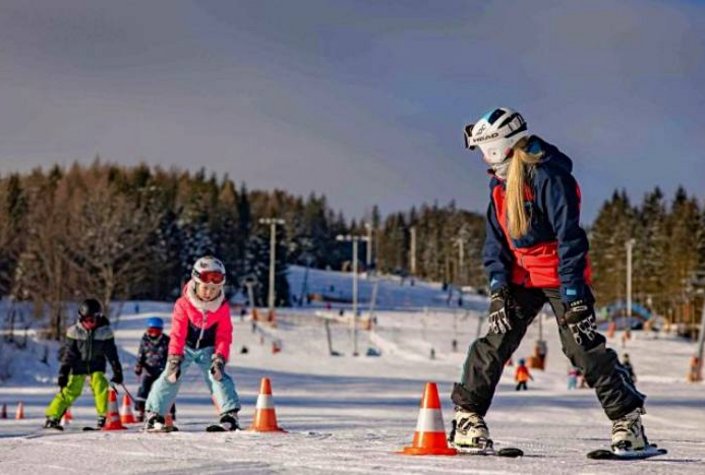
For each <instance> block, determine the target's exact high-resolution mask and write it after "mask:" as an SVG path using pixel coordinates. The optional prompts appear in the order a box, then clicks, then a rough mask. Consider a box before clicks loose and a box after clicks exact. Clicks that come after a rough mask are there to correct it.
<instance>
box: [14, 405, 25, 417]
mask: <svg viewBox="0 0 705 475" xmlns="http://www.w3.org/2000/svg"><path fill="white" fill-rule="evenodd" d="M15 419H24V403H22V402H18V403H17V412H15Z"/></svg>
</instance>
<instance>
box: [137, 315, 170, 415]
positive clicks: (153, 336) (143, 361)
mask: <svg viewBox="0 0 705 475" xmlns="http://www.w3.org/2000/svg"><path fill="white" fill-rule="evenodd" d="M168 353H169V335H167V334H165V333H164V320H162V319H161V318H159V317H151V318H149V319H147V330H146V331H145V332H144V335H142V340H141V341H140V347H139V350H137V363H135V374H136V375H137V377H138V378H140V377H141V381H140V387H139V389H138V390H137V398H136V399H135V411H136V412H137V420H138V421H139V422H144V405H145V402H146V401H147V396H149V391H150V390H151V389H152V384H154V382H155V381H156V380H157V378H158V377H159V375H160V374H162V371H164V368H166V362H167V356H168ZM170 412H171V417H172V419H175V418H176V405H173V406H171V410H170Z"/></svg>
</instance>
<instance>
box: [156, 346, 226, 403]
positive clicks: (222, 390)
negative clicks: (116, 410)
mask: <svg viewBox="0 0 705 475" xmlns="http://www.w3.org/2000/svg"><path fill="white" fill-rule="evenodd" d="M212 356H213V347H208V348H201V349H200V350H193V349H191V348H189V347H185V348H184V360H183V361H182V362H181V375H180V376H179V379H178V380H177V381H176V382H175V383H170V382H169V381H168V380H167V379H166V376H167V370H166V369H165V370H164V371H163V372H162V374H161V375H160V376H159V378H158V379H157V380H156V381H155V382H154V384H153V385H152V389H151V391H149V397H147V404H146V406H145V409H146V410H147V411H148V412H156V413H158V414H160V415H162V416H166V414H167V413H168V412H169V410H170V409H171V406H172V404H174V402H175V401H176V395H177V394H178V392H179V388H180V387H181V382H182V381H183V380H184V376H185V375H186V371H187V370H188V367H189V366H191V364H192V363H195V364H197V365H198V367H199V369H200V370H201V372H202V373H203V379H204V380H205V381H206V385H207V386H208V389H209V391H210V393H211V395H212V396H213V397H214V399H215V401H214V402H215V403H216V404H217V405H218V409H219V410H220V414H225V413H226V412H230V411H233V410H239V409H240V398H239V397H238V395H237V391H236V390H235V382H234V381H233V380H232V378H231V377H230V376H228V375H227V374H225V373H223V378H222V379H221V380H220V381H216V380H215V379H213V375H212V374H211V373H210V367H211V357H212Z"/></svg>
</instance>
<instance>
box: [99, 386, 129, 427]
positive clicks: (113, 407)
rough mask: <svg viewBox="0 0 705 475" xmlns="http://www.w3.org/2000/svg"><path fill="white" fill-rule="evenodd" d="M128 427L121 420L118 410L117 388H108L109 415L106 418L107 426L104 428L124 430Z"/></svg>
mask: <svg viewBox="0 0 705 475" xmlns="http://www.w3.org/2000/svg"><path fill="white" fill-rule="evenodd" d="M123 429H127V427H125V426H124V425H122V422H120V413H119V412H118V404H117V391H115V389H113V388H110V389H108V416H107V417H106V419H105V426H103V430H123Z"/></svg>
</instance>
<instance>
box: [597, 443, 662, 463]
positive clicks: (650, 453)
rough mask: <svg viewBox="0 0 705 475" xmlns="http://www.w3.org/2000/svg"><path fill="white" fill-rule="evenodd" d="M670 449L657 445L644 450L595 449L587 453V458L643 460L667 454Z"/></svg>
mask: <svg viewBox="0 0 705 475" xmlns="http://www.w3.org/2000/svg"><path fill="white" fill-rule="evenodd" d="M667 453H668V450H666V449H662V448H658V447H656V446H655V445H653V446H650V447H647V448H646V449H644V450H639V451H634V452H624V453H619V452H613V451H612V450H607V449H598V450H593V451H591V452H588V453H587V458H589V459H593V460H642V459H647V458H650V457H656V456H658V455H665V454H667Z"/></svg>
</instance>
